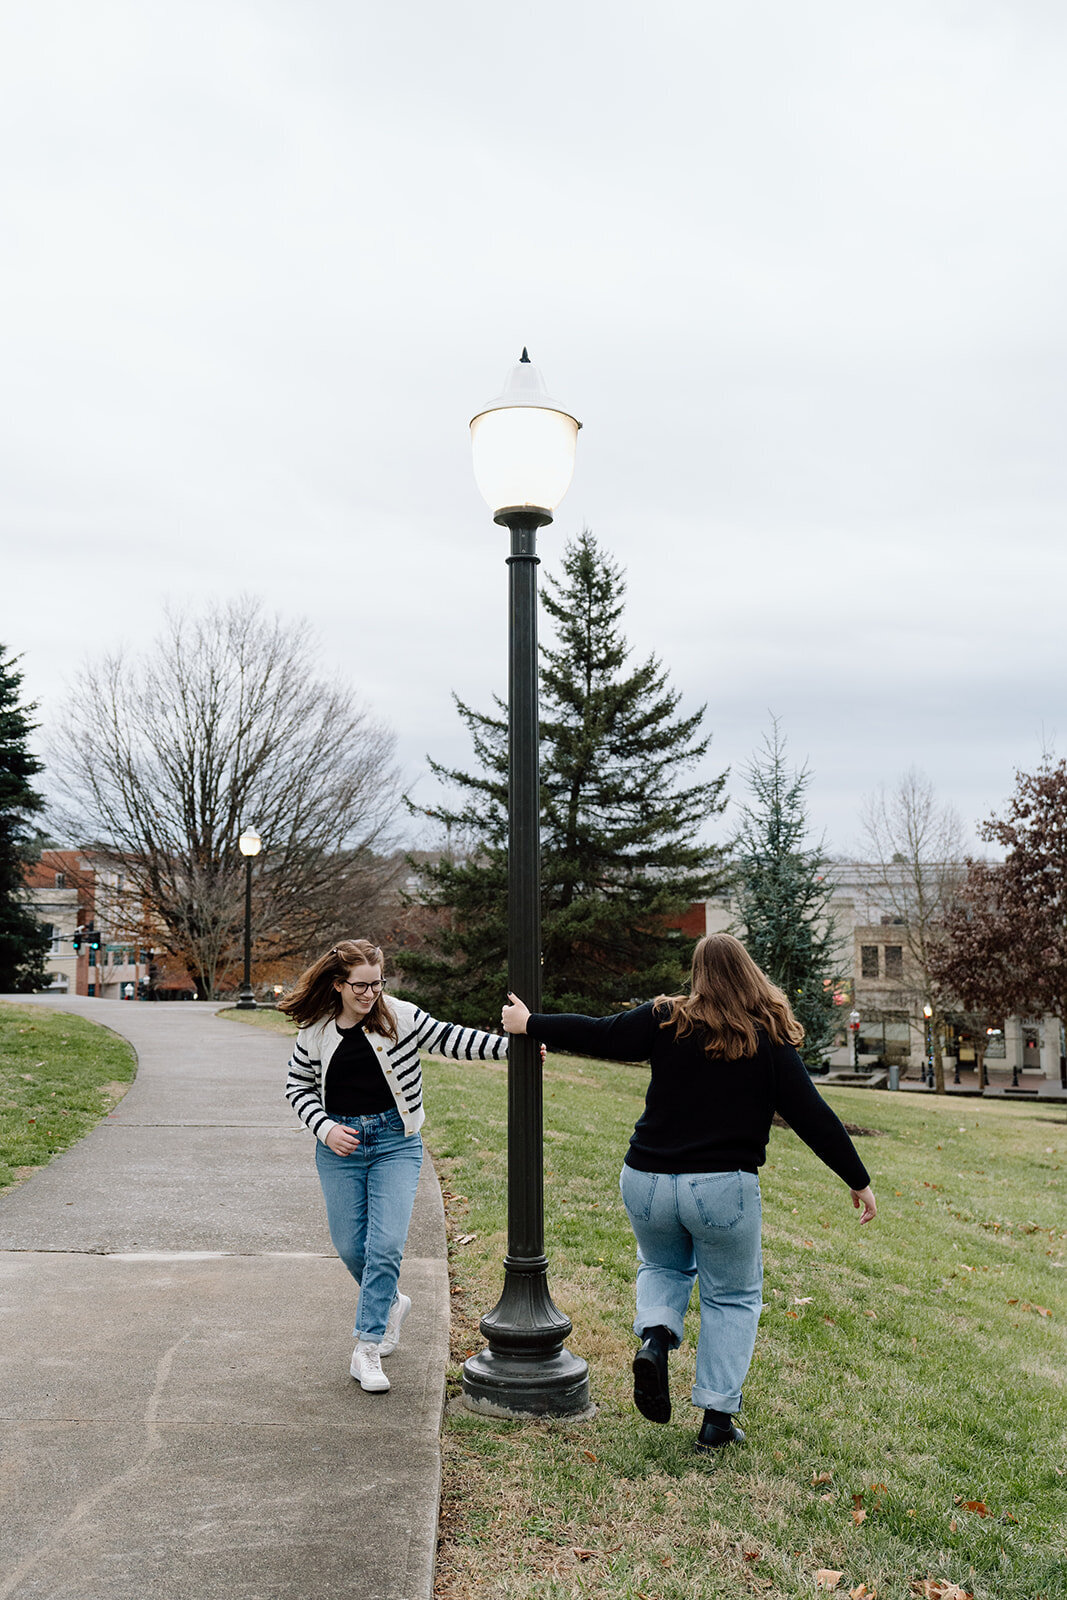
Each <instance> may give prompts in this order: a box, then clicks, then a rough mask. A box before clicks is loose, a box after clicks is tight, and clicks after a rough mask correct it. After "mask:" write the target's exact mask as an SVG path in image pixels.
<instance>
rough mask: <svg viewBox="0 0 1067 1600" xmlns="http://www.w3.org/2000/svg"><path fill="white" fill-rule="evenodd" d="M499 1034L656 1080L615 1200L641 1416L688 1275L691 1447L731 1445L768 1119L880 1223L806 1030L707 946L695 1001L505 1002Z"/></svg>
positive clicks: (681, 1311) (752, 967) (729, 951)
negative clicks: (624, 1230) (696, 1330)
mask: <svg viewBox="0 0 1067 1600" xmlns="http://www.w3.org/2000/svg"><path fill="white" fill-rule="evenodd" d="M510 1001H511V1003H510V1004H509V1005H506V1006H505V1007H504V1009H503V1014H502V1021H503V1024H504V1027H505V1029H506V1030H507V1031H508V1033H529V1034H530V1035H531V1036H532V1037H533V1038H535V1039H539V1040H541V1041H542V1043H543V1044H546V1045H548V1046H550V1047H558V1048H562V1049H564V1050H574V1051H576V1052H577V1053H578V1054H580V1055H588V1056H600V1057H603V1058H606V1059H607V1060H611V1061H646V1060H647V1061H648V1062H649V1063H650V1065H651V1069H652V1075H651V1079H650V1082H649V1086H648V1094H647V1096H646V1099H645V1109H644V1113H643V1114H642V1116H641V1117H640V1119H639V1121H638V1123H637V1126H636V1127H635V1129H634V1132H633V1137H632V1138H631V1140H630V1147H629V1149H628V1151H627V1152H626V1158H625V1162H624V1165H623V1169H622V1177H621V1180H620V1188H621V1190H622V1198H623V1204H624V1205H625V1207H626V1212H627V1215H628V1216H629V1218H630V1224H631V1226H632V1228H633V1230H634V1235H635V1237H636V1239H637V1259H638V1268H637V1316H636V1318H635V1320H634V1332H635V1333H636V1335H637V1337H638V1339H639V1340H640V1341H641V1344H640V1348H639V1349H638V1351H637V1354H636V1356H635V1357H634V1362H633V1374H634V1404H635V1405H636V1407H637V1409H638V1410H639V1411H640V1412H641V1413H642V1415H643V1416H646V1417H648V1418H649V1419H650V1420H651V1421H653V1422H668V1421H669V1420H670V1415H671V1400H670V1389H669V1385H668V1375H667V1357H668V1354H669V1352H670V1351H671V1350H674V1349H677V1347H678V1345H679V1344H680V1343H681V1338H682V1327H683V1319H684V1317H685V1313H686V1309H687V1307H688V1305H689V1300H690V1296H691V1294H692V1289H693V1281H694V1279H695V1280H696V1281H697V1283H698V1285H699V1293H700V1335H699V1339H698V1343H697V1357H696V1382H695V1384H694V1386H693V1391H692V1399H693V1404H694V1405H695V1406H698V1407H703V1410H704V1419H703V1422H702V1424H701V1428H700V1432H699V1434H698V1436H697V1448H698V1449H703V1450H709V1449H717V1448H718V1447H719V1446H721V1445H726V1444H731V1443H739V1442H741V1441H743V1439H744V1437H745V1436H744V1434H743V1433H742V1432H741V1429H740V1428H739V1427H737V1425H736V1423H735V1422H734V1420H733V1419H734V1415H735V1414H736V1412H738V1411H739V1410H740V1409H741V1388H742V1384H743V1383H744V1380H745V1375H746V1373H747V1372H748V1368H749V1364H750V1362H751V1360H752V1352H753V1349H754V1347H755V1343H756V1329H757V1327H758V1325H759V1316H760V1310H761V1309H762V1303H763V1260H762V1253H761V1249H760V1191H759V1178H758V1176H757V1174H758V1170H759V1168H760V1167H761V1166H762V1165H763V1163H764V1161H765V1159H766V1155H767V1140H768V1138H769V1136H770V1131H771V1119H772V1118H773V1116H774V1114H775V1112H776V1111H777V1112H779V1113H780V1114H781V1116H782V1117H784V1118H785V1120H786V1122H788V1123H789V1126H790V1127H791V1128H792V1129H793V1131H794V1132H795V1133H797V1134H799V1135H800V1137H801V1138H802V1139H803V1140H804V1142H805V1143H806V1144H808V1145H810V1147H811V1148H812V1150H814V1152H815V1154H816V1155H817V1156H818V1157H819V1159H820V1160H821V1161H824V1162H825V1163H826V1165H827V1166H828V1167H830V1169H831V1170H832V1171H833V1172H835V1173H836V1174H837V1175H838V1177H839V1178H841V1179H843V1181H844V1182H845V1183H846V1184H847V1185H848V1186H849V1189H850V1192H851V1195H852V1203H853V1205H854V1206H856V1207H857V1208H861V1209H862V1215H861V1217H860V1219H859V1220H860V1221H861V1222H870V1220H871V1219H872V1217H873V1216H874V1215H875V1210H876V1207H875V1201H874V1195H873V1193H872V1191H871V1188H870V1177H869V1175H868V1173H867V1169H866V1168H865V1167H864V1165H863V1162H862V1161H861V1160H860V1158H859V1156H858V1155H857V1153H856V1149H855V1146H854V1145H853V1143H852V1140H851V1139H850V1138H849V1136H848V1134H847V1133H846V1132H845V1129H844V1126H843V1124H842V1123H841V1122H840V1120H839V1119H838V1117H837V1116H836V1115H835V1114H834V1112H833V1111H832V1110H831V1109H830V1107H829V1106H828V1105H827V1104H826V1101H825V1100H823V1098H822V1097H821V1095H820V1094H819V1093H818V1091H817V1090H816V1088H815V1086H814V1085H813V1083H812V1081H811V1079H810V1077H809V1076H808V1071H807V1068H806V1067H805V1065H804V1063H803V1061H802V1060H801V1058H800V1056H799V1055H798V1054H797V1049H796V1047H797V1045H798V1044H800V1043H801V1041H802V1040H803V1038H804V1029H803V1028H802V1027H801V1025H800V1023H799V1022H798V1021H797V1019H796V1017H795V1016H794V1015H793V1010H792V1007H791V1006H790V1004H789V1001H788V1000H787V999H786V997H785V995H784V994H783V993H782V991H781V990H780V989H778V988H776V987H775V985H774V984H773V983H771V981H770V980H769V978H767V976H766V975H765V974H764V973H763V972H761V971H760V969H759V967H758V966H757V965H756V963H755V962H754V961H753V960H752V957H751V956H750V955H749V954H748V952H747V950H746V949H745V947H744V945H742V944H741V942H740V940H738V939H735V938H734V937H733V936H732V935H731V934H728V933H716V934H710V935H709V936H708V937H707V938H705V939H701V940H700V942H699V943H698V944H697V947H696V950H695V951H694V952H693V969H692V978H691V982H690V989H689V993H688V994H685V995H675V996H673V997H668V996H665V995H661V996H660V997H659V999H658V1000H653V1001H650V1002H649V1003H648V1004H647V1005H642V1006H635V1007H634V1009H633V1010H632V1011H624V1012H621V1013H620V1014H619V1015H617V1016H613V1017H580V1016H547V1015H531V1014H530V1012H529V1010H528V1009H527V1007H526V1006H525V1005H523V1003H522V1001H521V1000H517V999H516V997H515V996H514V995H511V996H510Z"/></svg>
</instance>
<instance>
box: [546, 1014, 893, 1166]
mask: <svg viewBox="0 0 1067 1600" xmlns="http://www.w3.org/2000/svg"><path fill="white" fill-rule="evenodd" d="M665 1014H666V1013H665V1012H664V1011H662V1009H661V1010H660V1012H659V1014H658V1015H657V1014H656V1008H655V1004H654V1003H653V1002H649V1004H648V1005H643V1006H635V1008H634V1009H633V1011H623V1012H620V1014H619V1015H618V1016H614V1017H580V1016H573V1015H568V1016H547V1015H545V1014H543V1013H540V1014H538V1015H536V1016H532V1017H531V1018H530V1020H529V1022H528V1023H527V1032H528V1033H529V1034H530V1035H531V1037H533V1038H534V1039H537V1040H539V1041H541V1042H542V1043H543V1044H546V1045H550V1046H553V1047H556V1048H559V1049H563V1050H574V1051H576V1052H577V1053H578V1054H580V1055H587V1056H601V1057H603V1058H604V1059H605V1060H608V1061H648V1062H649V1063H650V1064H651V1067H652V1078H651V1081H650V1083H649V1086H648V1094H647V1096H646V1098H645V1110H644V1114H643V1115H642V1116H641V1118H640V1120H639V1121H638V1123H637V1126H636V1128H635V1129H634V1131H633V1137H632V1138H631V1140H630V1148H629V1150H628V1151H627V1152H626V1164H627V1166H630V1167H636V1168H638V1169H639V1170H640V1171H641V1172H736V1171H741V1172H755V1171H756V1170H757V1168H759V1167H761V1166H762V1165H763V1163H764V1161H765V1160H766V1159H767V1140H768V1138H769V1136H770V1131H771V1118H772V1117H773V1116H774V1113H775V1112H776V1111H777V1112H778V1113H779V1115H780V1116H782V1117H784V1119H785V1121H786V1122H788V1124H789V1126H790V1127H791V1128H792V1129H793V1131H794V1132H795V1133H797V1134H799V1135H800V1137H801V1138H802V1139H803V1140H804V1143H805V1144H807V1145H810V1147H811V1149H812V1150H814V1152H815V1154H816V1155H817V1156H818V1157H819V1159H820V1161H824V1162H825V1163H826V1165H827V1166H828V1167H829V1168H830V1169H831V1171H832V1172H836V1173H837V1176H838V1177H839V1178H842V1179H843V1180H844V1181H845V1183H847V1184H848V1186H849V1188H850V1189H865V1188H866V1187H867V1185H868V1184H869V1183H870V1177H869V1175H868V1173H867V1169H866V1167H865V1166H864V1165H863V1162H862V1161H861V1160H860V1158H859V1156H858V1154H857V1153H856V1147H855V1145H854V1144H853V1143H852V1140H851V1139H850V1138H849V1136H848V1134H847V1133H846V1132H845V1129H844V1125H843V1124H842V1122H841V1120H840V1118H839V1117H837V1116H836V1115H835V1113H834V1112H833V1111H832V1110H831V1109H830V1107H829V1106H828V1105H827V1104H826V1101H825V1100H824V1099H823V1098H822V1096H821V1095H820V1094H819V1092H818V1090H817V1089H816V1088H815V1085H814V1084H813V1083H812V1081H811V1078H810V1077H809V1076H808V1069H807V1067H805V1065H804V1063H803V1061H801V1059H800V1057H799V1055H798V1054H797V1052H796V1051H795V1050H794V1049H793V1046H792V1045H790V1044H772V1043H771V1041H770V1039H769V1038H768V1037H767V1035H766V1034H765V1033H764V1032H763V1031H762V1029H761V1030H760V1033H759V1044H758V1047H757V1050H756V1054H755V1055H754V1056H743V1057H741V1059H740V1060H738V1061H725V1060H723V1059H722V1057H721V1056H709V1055H708V1054H707V1053H706V1052H705V1050H704V1047H703V1044H702V1042H701V1035H700V1033H699V1032H698V1031H694V1032H693V1033H690V1034H687V1035H686V1037H685V1038H684V1039H679V1038H677V1037H676V1036H675V1033H674V1030H673V1029H672V1028H662V1027H660V1020H661V1018H662V1017H663V1016H664V1015H665Z"/></svg>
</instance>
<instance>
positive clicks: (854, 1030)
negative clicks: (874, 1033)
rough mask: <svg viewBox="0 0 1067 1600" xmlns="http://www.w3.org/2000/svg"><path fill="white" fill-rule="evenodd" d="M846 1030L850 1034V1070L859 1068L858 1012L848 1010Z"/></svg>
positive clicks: (855, 1070) (854, 1070)
mask: <svg viewBox="0 0 1067 1600" xmlns="http://www.w3.org/2000/svg"><path fill="white" fill-rule="evenodd" d="M848 1031H849V1033H851V1035H852V1070H853V1072H858V1071H859V1070H860V1014H859V1012H858V1011H850V1012H849V1014H848Z"/></svg>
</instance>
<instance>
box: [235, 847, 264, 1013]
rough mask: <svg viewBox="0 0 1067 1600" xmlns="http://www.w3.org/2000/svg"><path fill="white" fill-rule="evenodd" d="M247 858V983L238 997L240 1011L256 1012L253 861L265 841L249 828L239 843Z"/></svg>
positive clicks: (245, 982)
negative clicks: (253, 962)
mask: <svg viewBox="0 0 1067 1600" xmlns="http://www.w3.org/2000/svg"><path fill="white" fill-rule="evenodd" d="M237 843H238V846H239V848H240V851H241V854H242V855H243V856H244V858H245V981H244V983H243V984H242V985H241V993H240V994H239V995H238V997H237V1009H238V1011H255V1009H256V997H255V995H254V994H253V993H252V861H253V858H254V857H255V856H258V855H259V852H260V851H261V850H262V848H263V840H262V839H261V838H260V837H259V834H258V833H256V832H255V830H254V829H253V828H248V829H246V831H245V832H244V833H242V835H241V837H240V838H239V839H238V841H237Z"/></svg>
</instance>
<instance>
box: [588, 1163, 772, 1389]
mask: <svg viewBox="0 0 1067 1600" xmlns="http://www.w3.org/2000/svg"><path fill="white" fill-rule="evenodd" d="M619 1188H620V1189H621V1191H622V1200H623V1205H624V1206H625V1207H626V1214H627V1216H628V1217H629V1218H630V1225H631V1227H632V1228H633V1230H634V1237H635V1238H636V1240H637V1261H638V1267H637V1316H636V1317H635V1318H634V1332H635V1333H636V1334H637V1335H638V1337H639V1338H640V1337H641V1335H642V1334H643V1332H644V1330H645V1329H646V1328H656V1327H664V1328H668V1329H669V1330H670V1332H671V1334H672V1336H673V1338H674V1342H675V1345H676V1346H677V1345H678V1344H679V1343H680V1342H681V1338H682V1325H683V1319H684V1317H685V1313H686V1308H687V1307H688V1305H689V1298H690V1295H691V1294H692V1290H693V1280H694V1279H696V1281H697V1283H698V1284H699V1286H700V1338H699V1341H698V1343H697V1364H696V1382H695V1384H694V1385H693V1404H694V1405H695V1406H710V1407H711V1408H712V1409H714V1410H715V1411H728V1412H730V1413H731V1414H732V1413H733V1412H735V1411H739V1410H740V1409H741V1385H742V1384H743V1383H744V1381H745V1374H746V1373H747V1372H748V1369H749V1364H750V1362H751V1360H752V1351H753V1349H754V1348H755V1344H756V1329H757V1328H758V1326H759V1317H760V1311H761V1309H762V1305H763V1253H762V1250H761V1247H760V1224H761V1215H760V1192H759V1179H758V1178H757V1177H756V1174H755V1173H754V1172H680V1173H670V1172H638V1171H637V1170H636V1168H634V1167H623V1169H622V1177H621V1178H620V1180H619Z"/></svg>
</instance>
